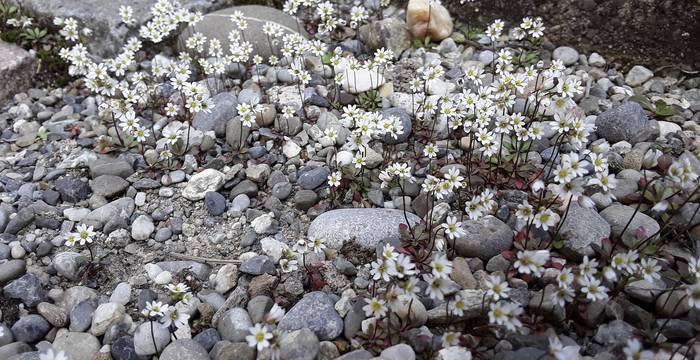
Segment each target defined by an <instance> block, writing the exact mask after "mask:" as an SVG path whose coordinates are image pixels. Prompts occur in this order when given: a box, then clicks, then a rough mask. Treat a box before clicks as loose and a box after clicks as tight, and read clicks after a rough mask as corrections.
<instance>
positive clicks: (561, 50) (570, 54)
mask: <svg viewBox="0 0 700 360" xmlns="http://www.w3.org/2000/svg"><path fill="white" fill-rule="evenodd" d="M552 57H553V58H554V60H561V62H563V63H564V65H565V66H569V65H573V64H576V63H577V62H578V51H576V49H574V48H571V47H568V46H560V47H558V48H556V49H554V52H553V53H552Z"/></svg>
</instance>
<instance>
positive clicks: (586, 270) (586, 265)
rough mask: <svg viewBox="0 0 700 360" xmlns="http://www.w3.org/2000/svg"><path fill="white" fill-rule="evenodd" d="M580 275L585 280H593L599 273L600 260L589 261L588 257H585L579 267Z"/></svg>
mask: <svg viewBox="0 0 700 360" xmlns="http://www.w3.org/2000/svg"><path fill="white" fill-rule="evenodd" d="M578 270H579V274H580V275H581V277H584V278H593V276H595V274H596V273H597V272H598V260H596V259H589V258H588V255H586V256H584V257H583V261H581V264H580V265H579V266H578Z"/></svg>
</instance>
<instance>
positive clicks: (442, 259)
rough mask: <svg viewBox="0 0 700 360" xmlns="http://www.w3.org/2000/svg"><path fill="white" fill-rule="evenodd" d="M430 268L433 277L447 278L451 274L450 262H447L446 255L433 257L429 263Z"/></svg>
mask: <svg viewBox="0 0 700 360" xmlns="http://www.w3.org/2000/svg"><path fill="white" fill-rule="evenodd" d="M430 267H431V268H432V269H433V271H432V273H433V276H435V277H438V278H447V277H448V276H449V275H450V273H452V262H451V261H450V260H447V255H444V254H443V255H435V257H433V260H432V261H431V262H430Z"/></svg>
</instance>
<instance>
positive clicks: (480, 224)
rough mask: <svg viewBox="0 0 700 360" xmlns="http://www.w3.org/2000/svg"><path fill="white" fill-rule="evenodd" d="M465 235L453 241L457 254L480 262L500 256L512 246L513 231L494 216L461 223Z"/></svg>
mask: <svg viewBox="0 0 700 360" xmlns="http://www.w3.org/2000/svg"><path fill="white" fill-rule="evenodd" d="M462 228H463V229H464V232H465V234H464V235H463V236H460V237H458V238H457V239H455V249H456V251H457V254H459V255H461V256H464V257H478V258H480V259H482V260H489V259H490V258H492V257H494V256H496V255H498V254H500V253H501V252H502V251H504V250H508V249H510V247H511V246H512V245H513V230H511V228H510V227H509V226H508V225H506V224H505V223H504V222H503V221H501V220H499V219H497V218H496V217H494V216H490V215H487V216H484V217H482V218H481V219H479V220H465V221H464V222H462Z"/></svg>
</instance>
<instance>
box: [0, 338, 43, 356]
mask: <svg viewBox="0 0 700 360" xmlns="http://www.w3.org/2000/svg"><path fill="white" fill-rule="evenodd" d="M30 351H32V348H31V346H29V345H28V344H27V343H25V342H22V341H16V342H13V343H10V344H7V345H4V346H0V359H10V358H13V357H15V355H18V354H25V353H29V352H30ZM35 354H36V353H35ZM18 356H21V355H18ZM32 360H38V359H36V358H35V359H32Z"/></svg>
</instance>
